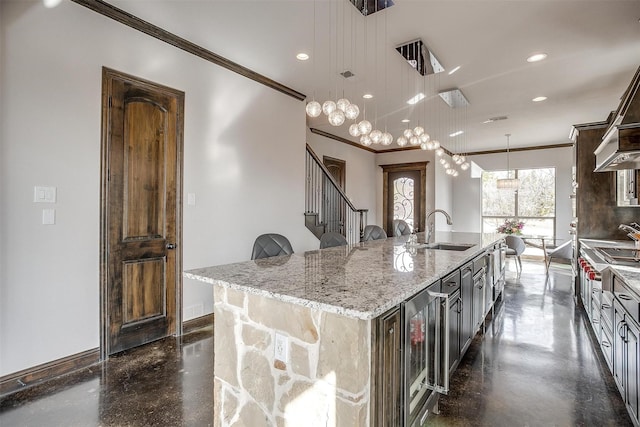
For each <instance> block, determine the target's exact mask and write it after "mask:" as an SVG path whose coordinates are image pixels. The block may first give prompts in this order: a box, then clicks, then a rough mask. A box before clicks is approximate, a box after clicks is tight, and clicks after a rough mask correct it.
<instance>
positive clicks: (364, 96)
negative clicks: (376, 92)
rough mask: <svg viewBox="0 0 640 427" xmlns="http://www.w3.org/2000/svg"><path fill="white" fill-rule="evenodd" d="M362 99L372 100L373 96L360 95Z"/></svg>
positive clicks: (368, 94)
mask: <svg viewBox="0 0 640 427" xmlns="http://www.w3.org/2000/svg"><path fill="white" fill-rule="evenodd" d="M362 97H363V98H364V99H371V98H373V95H371V94H370V93H365V94H364V95H362Z"/></svg>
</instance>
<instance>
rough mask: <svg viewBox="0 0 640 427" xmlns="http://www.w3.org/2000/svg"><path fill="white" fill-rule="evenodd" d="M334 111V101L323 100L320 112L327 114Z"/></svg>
mask: <svg viewBox="0 0 640 427" xmlns="http://www.w3.org/2000/svg"><path fill="white" fill-rule="evenodd" d="M334 111H336V103H335V102H333V101H324V104H322V112H323V113H324V114H325V115H326V116H328V115H329V114H331V113H333V112H334Z"/></svg>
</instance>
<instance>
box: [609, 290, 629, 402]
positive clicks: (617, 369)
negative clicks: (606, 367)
mask: <svg viewBox="0 0 640 427" xmlns="http://www.w3.org/2000/svg"><path fill="white" fill-rule="evenodd" d="M613 313H614V314H613V318H614V319H613V328H614V330H613V331H612V332H613V378H614V379H615V380H616V385H617V386H618V389H619V390H620V394H621V395H622V396H626V394H625V389H624V359H625V353H626V349H625V332H626V325H625V322H624V310H623V308H622V306H621V305H620V303H619V302H618V301H617V300H615V301H614V302H613Z"/></svg>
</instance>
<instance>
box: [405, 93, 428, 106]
mask: <svg viewBox="0 0 640 427" xmlns="http://www.w3.org/2000/svg"><path fill="white" fill-rule="evenodd" d="M423 99H424V93H422V92H420V93H419V94H417V95H416V96H414V97H413V98H411V99H410V100H408V101H407V104H409V105H414V104H417V103H418V102H420V101H422V100H423Z"/></svg>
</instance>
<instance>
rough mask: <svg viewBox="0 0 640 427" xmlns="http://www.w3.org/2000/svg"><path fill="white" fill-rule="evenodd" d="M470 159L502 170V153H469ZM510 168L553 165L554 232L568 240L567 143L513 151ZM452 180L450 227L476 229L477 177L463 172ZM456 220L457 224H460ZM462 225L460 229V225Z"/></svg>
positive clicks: (569, 151)
mask: <svg viewBox="0 0 640 427" xmlns="http://www.w3.org/2000/svg"><path fill="white" fill-rule="evenodd" d="M470 159H471V160H472V161H474V162H475V163H477V164H478V165H479V166H480V167H481V168H482V169H484V170H505V169H506V163H507V157H506V154H486V155H479V156H471V157H470ZM509 166H510V167H511V168H512V169H520V168H536V167H555V168H556V236H557V238H558V239H561V240H568V239H569V238H570V237H571V236H570V235H569V229H570V228H569V223H570V222H571V221H572V219H573V216H572V211H571V200H570V199H569V195H570V194H571V188H572V187H571V168H572V166H573V151H572V148H571V147H565V148H552V149H541V150H531V151H517V152H511V153H510V154H509ZM458 178H461V179H456V180H454V185H453V194H454V224H455V226H454V228H455V229H456V231H469V232H480V231H481V228H482V223H481V219H480V218H481V215H482V183H481V180H480V179H479V178H476V179H474V178H469V174H464V176H462V175H461V176H460V177H458ZM458 224H461V225H460V227H459V226H458ZM463 226H464V227H465V228H464V229H462V228H461V227H463Z"/></svg>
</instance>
